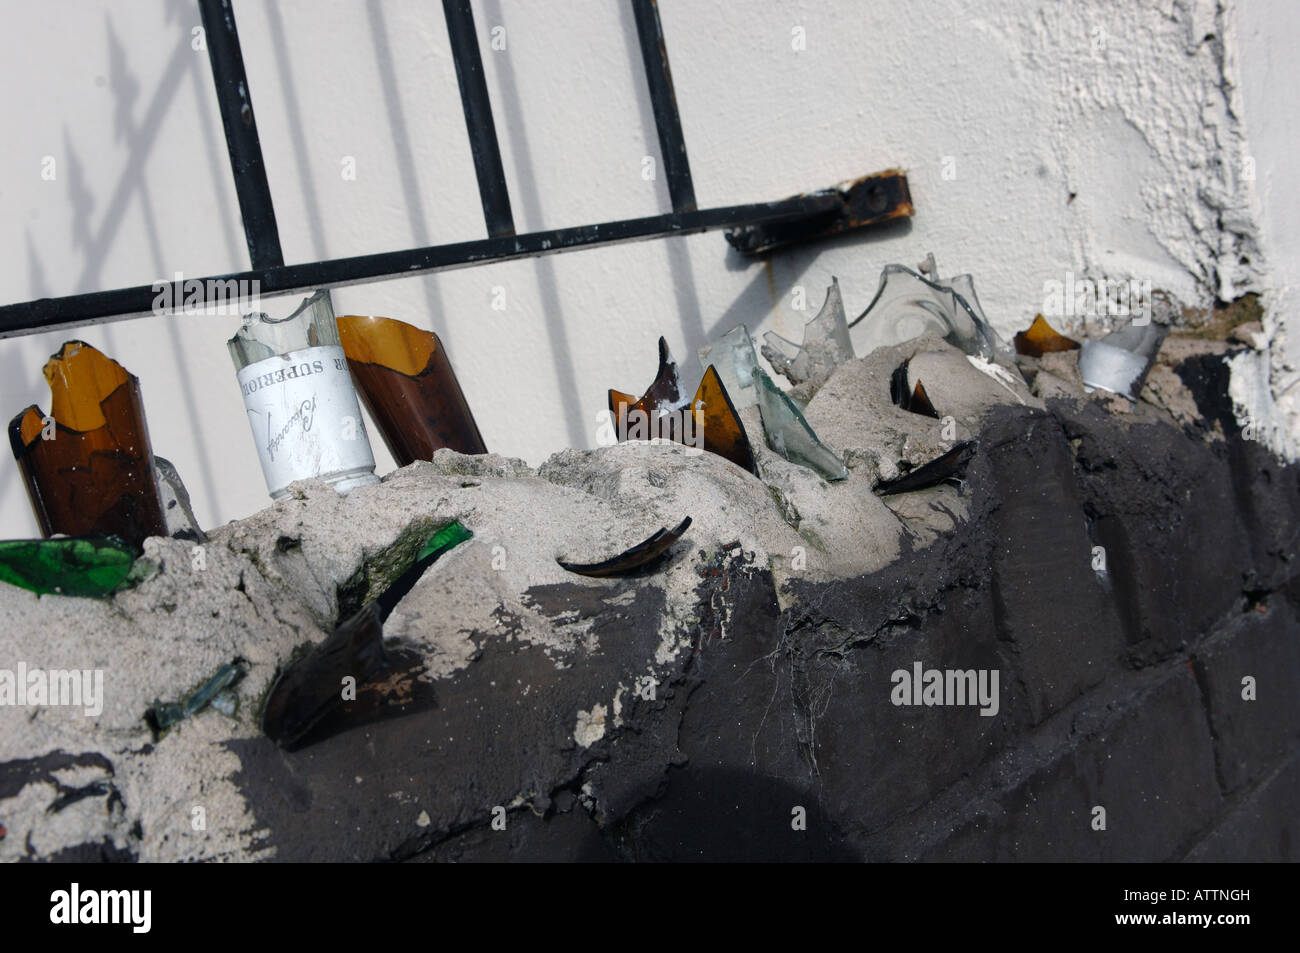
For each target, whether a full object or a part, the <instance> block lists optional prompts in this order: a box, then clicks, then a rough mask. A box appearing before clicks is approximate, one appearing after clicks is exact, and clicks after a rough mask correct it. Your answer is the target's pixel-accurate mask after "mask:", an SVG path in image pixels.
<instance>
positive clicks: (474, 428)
mask: <svg viewBox="0 0 1300 953" xmlns="http://www.w3.org/2000/svg"><path fill="white" fill-rule="evenodd" d="M338 326H339V337H340V339H341V340H342V342H343V352H344V353H345V354H346V355H347V359H348V367H349V369H350V370H351V371H352V379H353V380H354V381H355V382H356V385H357V390H358V392H360V394H361V400H362V401H363V402H364V403H365V405H366V409H367V410H369V411H370V416H371V417H372V418H373V419H374V421H375V423H376V424H377V425H378V427H379V432H380V433H381V434H383V437H384V442H385V443H386V444H388V449H389V450H390V451H391V452H392V454H393V459H394V460H395V461H397V465H398V466H399V467H404V466H406V465H407V464H409V463H412V462H414V461H416V460H432V459H433V454H434V451H435V450H439V449H441V448H443V447H448V448H450V449H452V450H455V451H457V452H458V453H468V454H478V453H487V447H486V446H485V445H484V443H483V437H482V436H481V435H480V434H479V430H478V424H476V423H475V422H474V415H473V413H471V412H470V409H469V402H468V401H466V400H465V394H464V392H463V391H462V390H461V388H460V382H459V381H458V380H457V379H456V372H455V371H453V370H452V367H451V361H450V360H448V358H447V351H446V349H445V348H444V347H443V346H442V341H441V340H440V339H439V338H438V335H436V334H434V333H433V332H432V331H424V330H421V329H420V328H417V327H415V326H414V325H410V324H407V323H406V322H405V321H397V320H394V319H392V318H377V317H360V316H358V315H344V316H343V317H341V318H339V320H338Z"/></svg>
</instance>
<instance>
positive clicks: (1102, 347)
mask: <svg viewBox="0 0 1300 953" xmlns="http://www.w3.org/2000/svg"><path fill="white" fill-rule="evenodd" d="M1164 339H1165V329H1164V326H1163V325H1159V324H1156V323H1155V322H1153V321H1152V320H1151V319H1150V318H1147V319H1146V320H1145V321H1144V322H1143V323H1142V324H1140V325H1139V324H1134V323H1133V322H1132V321H1129V323H1127V324H1125V325H1124V327H1122V328H1120V329H1119V330H1118V331H1113V332H1111V333H1110V334H1108V335H1106V337H1104V338H1102V339H1101V340H1100V341H1084V342H1083V344H1082V346H1081V347H1080V348H1079V376H1080V377H1082V378H1083V386H1084V388H1085V389H1086V390H1088V391H1090V392H1091V391H1093V390H1098V389H1100V390H1107V391H1111V392H1112V393H1115V394H1123V395H1124V396H1125V397H1127V398H1129V399H1130V400H1137V399H1138V395H1139V394H1140V393H1141V392H1142V383H1143V381H1144V380H1145V379H1146V376H1147V371H1149V370H1150V369H1151V365H1152V364H1153V363H1155V359H1156V352H1157V351H1159V350H1160V344H1161V342H1163V341H1164Z"/></svg>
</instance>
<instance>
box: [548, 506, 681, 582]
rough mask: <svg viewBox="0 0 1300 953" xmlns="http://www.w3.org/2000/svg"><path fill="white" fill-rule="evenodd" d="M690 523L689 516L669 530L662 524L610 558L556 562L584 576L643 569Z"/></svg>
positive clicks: (673, 541)
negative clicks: (583, 561) (598, 560)
mask: <svg viewBox="0 0 1300 953" xmlns="http://www.w3.org/2000/svg"><path fill="white" fill-rule="evenodd" d="M690 525H691V518H690V517H689V516H688V517H686V519H684V520H682V521H681V523H680V524H679V525H678V526H677V528H676V529H673V530H669V529H668V528H667V527H662V526H661V527H660V528H659V529H657V530H656V531H655V532H654V533H653V534H652V535H651V536H649V537H648V538H646V539H644V540H642V541H641V542H639V543H637V544H636V545H635V546H633V547H632V548H631V549H627V550H624V551H623V552H621V553H619V554H618V555H617V556H611V557H610V558H609V559H605V560H602V561H600V562H597V563H571V562H565V561H564V560H563V559H557V560H556V562H557V563H559V564H560V566H561V567H562V568H564V569H567V570H568V571H569V572H576V573H578V574H579V575H582V576H596V577H603V576H619V575H622V574H623V573H628V572H631V571H632V570H634V569H641V568H642V567H644V566H647V565H649V564H650V563H652V562H654V561H655V560H656V559H658V558H659V557H660V556H662V555H663V554H664V553H665V552H667V551H668V549H669V547H671V546H672V544H673V543H675V542H677V540H678V539H680V538H681V535H682V533H684V532H686V530H687V529H688V528H689V527H690Z"/></svg>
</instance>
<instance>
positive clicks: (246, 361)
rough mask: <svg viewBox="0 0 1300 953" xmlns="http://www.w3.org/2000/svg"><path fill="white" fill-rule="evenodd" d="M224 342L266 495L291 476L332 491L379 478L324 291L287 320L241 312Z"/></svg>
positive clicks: (280, 490) (275, 495) (280, 493)
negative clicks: (313, 481)
mask: <svg viewBox="0 0 1300 953" xmlns="http://www.w3.org/2000/svg"><path fill="white" fill-rule="evenodd" d="M226 346H227V348H228V349H229V350H230V357H231V359H232V360H233V361H234V362H235V371H236V376H237V378H238V380H239V387H240V390H241V391H242V392H243V395H244V409H245V410H246V411H247V413H248V424H249V426H250V427H251V428H252V431H253V441H254V443H255V444H256V445H257V455H258V458H259V459H260V460H261V463H262V473H263V475H264V476H265V477H266V486H267V489H268V490H269V491H270V493H271V498H272V499H274V500H282V499H284V498H285V497H287V496H288V492H289V489H288V488H289V484H290V483H292V482H293V481H294V480H307V479H312V478H319V479H322V480H325V481H326V482H327V483H329V484H331V485H332V486H333V487H334V489H335V490H337V491H338V492H339V493H346V492H348V491H349V490H351V489H354V488H355V487H358V486H363V485H365V484H368V483H378V482H379V478H378V477H377V476H375V473H374V470H375V458H374V455H373V454H372V453H371V450H370V440H369V438H368V437H367V436H366V428H365V425H364V423H363V422H362V420H361V408H360V406H359V405H358V404H357V392H356V389H355V388H354V387H353V386H352V376H351V374H350V373H349V371H348V363H347V358H346V356H345V355H344V353H343V347H342V345H341V344H340V343H339V328H338V324H337V323H336V322H335V320H334V309H333V307H332V306H331V304H330V297H329V292H328V291H318V292H316V293H315V294H314V295H312V296H311V297H310V298H306V299H304V300H303V302H302V303H301V304H300V305H299V306H298V308H297V309H296V310H295V311H294V312H293V313H292V314H290V315H289V316H288V317H284V318H271V317H269V316H268V315H266V314H265V313H257V314H246V315H244V323H243V326H242V327H241V328H240V329H239V331H238V332H236V334H235V336H234V337H232V338H231V339H230V340H229V341H228V342H226Z"/></svg>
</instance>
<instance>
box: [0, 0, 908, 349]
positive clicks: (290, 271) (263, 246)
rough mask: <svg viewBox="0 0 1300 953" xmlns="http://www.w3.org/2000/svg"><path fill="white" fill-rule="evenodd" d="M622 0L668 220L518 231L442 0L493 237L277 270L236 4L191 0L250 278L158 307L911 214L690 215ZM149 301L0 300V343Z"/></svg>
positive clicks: (675, 133) (749, 244) (885, 185)
mask: <svg viewBox="0 0 1300 953" xmlns="http://www.w3.org/2000/svg"><path fill="white" fill-rule="evenodd" d="M629 2H630V3H631V5H632V12H633V16H634V19H635V22H636V29H637V35H638V39H639V43H640V48H641V56H642V60H643V62H644V65H645V73H646V81H647V83H648V85H649V93H650V102H651V106H652V111H653V115H654V120H655V125H656V127H657V131H658V134H659V147H660V153H661V156H662V160H663V168H664V174H665V177H666V179H667V184H668V192H669V197H670V199H671V201H672V207H673V210H672V212H670V213H667V214H663V215H653V216H648V217H646V218H635V219H622V220H619V221H612V222H604V223H601V224H598V225H581V226H576V227H570V228H559V229H554V230H550V231H541V232H529V233H526V234H523V235H516V234H515V230H514V219H513V216H512V213H511V209H510V195H509V190H508V188H507V186H506V179H505V171H504V169H503V168H502V164H501V150H500V147H499V145H498V143H497V136H496V128H495V126H494V124H493V120H492V105H491V102H490V101H489V97H488V91H487V84H486V82H485V81H484V76H483V62H482V59H481V57H480V54H479V47H478V35H477V32H476V31H475V28H474V15H473V12H472V10H471V9H470V4H469V0H443V14H444V16H445V18H446V21H447V32H448V35H449V38H450V42H451V50H452V55H453V58H454V60H455V65H456V79H457V82H458V85H459V87H460V97H461V104H462V106H463V108H464V113H465V126H466V130H467V131H468V134H469V143H470V148H471V150H472V152H473V157H474V171H475V174H476V176H477V178H478V187H479V196H480V198H481V200H482V204H483V217H484V219H485V221H486V224H487V232H488V237H487V238H486V239H481V240H477V241H468V242H457V243H453V244H447V245H430V246H426V247H423V248H411V249H406V250H403V251H395V252H382V253H378V254H371V255H358V256H355V257H351V258H334V259H329V260H325V261H315V262H307V263H302V264H289V265H286V264H285V263H284V255H283V252H282V251H281V249H280V235H279V228H278V226H277V224H276V219H275V208H274V205H273V204H272V201H271V189H270V185H269V184H268V182H267V177H266V164H265V161H264V159H263V156H262V147H261V143H260V141H259V140H258V136H257V121H256V118H255V116H254V113H253V99H252V94H251V92H250V90H249V86H248V77H247V75H246V74H245V72H244V58H243V53H242V51H241V49H240V45H239V33H238V30H237V29H236V26H235V14H234V10H233V9H232V7H231V0H198V5H199V13H200V16H201V17H202V23H203V28H204V32H205V34H206V39H207V48H208V58H209V60H210V61H211V64H212V78H213V81H214V83H215V86H216V93H217V102H218V104H219V107H220V112H221V122H222V125H223V126H224V128H225V134H226V146H227V149H228V150H229V153H230V166H231V171H232V173H233V174H234V179H235V191H236V193H237V195H238V197H239V211H240V216H241V218H242V219H243V224H244V237H245V240H246V241H247V243H248V258H249V263H250V270H248V271H244V272H237V273H233V274H227V275H216V276H211V277H208V278H201V279H197V280H195V281H187V282H186V283H185V285H184V287H175V288H173V289H171V294H170V297H169V298H168V299H167V300H170V301H172V302H175V303H176V304H177V306H178V307H179V305H180V303H181V302H184V304H185V306H186V307H187V308H188V307H201V306H203V305H205V304H223V303H225V302H226V301H227V300H228V298H226V297H223V295H225V294H226V293H227V292H226V291H224V290H223V289H229V288H231V287H236V286H235V285H231V284H230V282H249V283H251V282H256V287H257V288H258V291H259V293H260V294H262V295H276V294H289V293H294V292H302V291H307V290H311V289H316V288H335V287H342V286H345V285H350V284H359V283H363V282H371V281H381V280H384V279H391V278H405V277H411V276H413V275H419V274H428V273H432V272H438V271H446V270H449V269H453V268H463V267H468V266H472V265H479V264H484V263H487V262H494V261H507V260H509V259H513V258H525V257H533V256H539V255H551V254H556V253H559V252H563V251H570V250H573V249H577V248H586V247H590V246H595V245H610V244H615V243H619V242H628V241H637V240H641V239H648V238H658V237H662V236H667V235H688V234H692V233H695V232H702V231H708V230H711V229H720V228H726V229H734V230H736V233H735V234H733V235H731V236H729V238H731V239H732V244H733V245H735V246H736V247H737V248H738V249H739V250H740V251H742V252H743V253H746V254H761V253H765V252H768V251H770V250H771V249H773V248H775V247H779V246H781V245H788V244H793V243H802V242H806V241H811V240H814V239H816V238H819V237H823V236H825V235H828V234H834V233H838V232H843V231H846V230H850V229H856V228H862V227H866V226H870V225H875V224H880V223H882V222H885V221H889V220H892V219H897V218H901V217H905V216H909V215H911V214H912V204H911V195H910V194H909V191H908V188H907V179H906V177H905V176H904V175H903V174H902V173H901V172H898V171H889V172H884V173H879V174H877V175H874V176H868V177H866V178H863V179H860V180H857V181H856V182H853V183H850V184H848V185H845V186H840V187H835V188H829V189H823V190H821V191H817V192H809V193H805V194H803V195H798V196H795V197H792V198H788V199H783V200H780V201H776V202H760V203H756V204H752V205H734V206H728V207H723V208H714V209H705V210H699V209H698V208H697V206H696V201H695V186H694V183H693V182H692V180H691V168H690V162H689V160H688V158H687V154H686V142H685V140H684V138H683V136H682V125H681V118H680V116H679V114H678V110H677V98H676V95H675V93H674V92H673V81H672V74H671V72H670V70H669V67H668V51H667V47H666V45H665V43H664V36H663V27H662V24H661V23H660V20H659V9H658V6H657V5H656V3H655V0H629ZM245 287H247V285H245ZM158 298H159V292H158V288H157V286H156V285H155V284H152V283H151V284H148V285H137V286H135V287H131V288H119V289H116V290H112V291H95V292H88V293H84V294H74V295H67V296H63V297H57V298H39V299H37V300H35V301H27V302H22V303H20V304H10V305H3V306H0V338H4V337H14V336H17V335H22V334H34V333H38V332H41V331H50V330H56V329H60V328H71V327H79V326H82V325H86V324H95V323H101V322H105V321H114V320H119V319H123V318H131V317H136V316H139V315H143V314H149V313H153V312H154V311H155V308H156V302H157V300H158Z"/></svg>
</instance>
